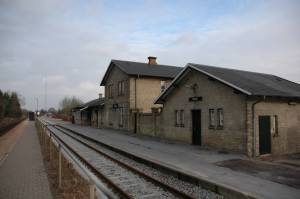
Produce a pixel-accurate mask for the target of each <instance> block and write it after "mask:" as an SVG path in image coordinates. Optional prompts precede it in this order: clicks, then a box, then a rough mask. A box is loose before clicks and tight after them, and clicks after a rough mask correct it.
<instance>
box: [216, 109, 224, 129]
mask: <svg viewBox="0 0 300 199" xmlns="http://www.w3.org/2000/svg"><path fill="white" fill-rule="evenodd" d="M217 116H218V128H223V126H224V112H223V109H222V108H218V109H217Z"/></svg>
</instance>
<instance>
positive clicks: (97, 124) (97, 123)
mask: <svg viewBox="0 0 300 199" xmlns="http://www.w3.org/2000/svg"><path fill="white" fill-rule="evenodd" d="M95 114H96V121H95V127H97V128H98V127H99V122H98V110H96V111H95Z"/></svg>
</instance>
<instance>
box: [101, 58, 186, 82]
mask: <svg viewBox="0 0 300 199" xmlns="http://www.w3.org/2000/svg"><path fill="white" fill-rule="evenodd" d="M113 65H115V66H117V67H119V68H120V69H121V70H122V71H123V72H125V73H126V74H128V75H134V76H147V77H161V78H167V79H173V78H174V77H175V76H176V75H177V74H178V73H179V72H180V71H181V70H182V69H183V68H182V67H177V66H168V65H160V64H155V65H154V64H151V65H150V64H147V63H141V62H132V61H122V60H111V63H110V65H109V67H108V69H107V71H106V73H105V75H104V77H103V79H102V81H101V84H100V85H101V86H104V85H105V82H106V79H107V76H108V74H109V72H110V70H111V67H112V66H113Z"/></svg>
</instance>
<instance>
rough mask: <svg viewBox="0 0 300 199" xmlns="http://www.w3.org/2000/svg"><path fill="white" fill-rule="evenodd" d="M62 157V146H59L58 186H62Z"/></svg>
mask: <svg viewBox="0 0 300 199" xmlns="http://www.w3.org/2000/svg"><path fill="white" fill-rule="evenodd" d="M61 185H62V159H61V146H60V145H59V146H58V187H59V188H61V187H62V186H61Z"/></svg>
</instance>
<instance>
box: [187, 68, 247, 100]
mask: <svg viewBox="0 0 300 199" xmlns="http://www.w3.org/2000/svg"><path fill="white" fill-rule="evenodd" d="M187 66H188V67H191V68H193V69H194V70H197V71H199V72H201V73H203V74H205V75H207V76H209V77H211V78H214V79H216V80H218V81H220V82H222V83H224V84H226V85H228V86H230V87H232V88H235V89H237V90H239V91H241V92H242V93H244V94H247V95H252V93H251V92H249V91H247V90H245V89H242V88H240V87H238V86H236V85H234V84H232V83H230V82H227V81H225V80H223V79H221V78H219V77H217V76H215V75H213V74H211V73H209V72H206V71H204V70H201V69H199V68H197V67H195V66H193V65H192V64H190V63H188V64H187Z"/></svg>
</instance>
